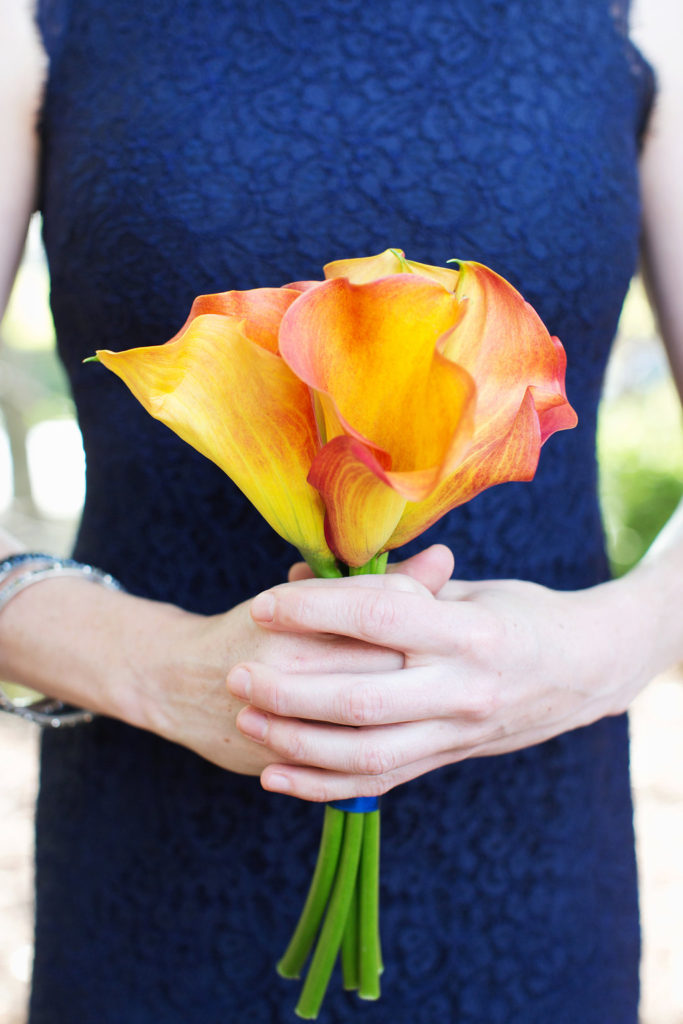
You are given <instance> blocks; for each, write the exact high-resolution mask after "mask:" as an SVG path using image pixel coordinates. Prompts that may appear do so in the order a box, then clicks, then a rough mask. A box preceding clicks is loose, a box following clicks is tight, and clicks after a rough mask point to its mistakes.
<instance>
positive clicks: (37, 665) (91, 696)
mask: <svg viewBox="0 0 683 1024" xmlns="http://www.w3.org/2000/svg"><path fill="white" fill-rule="evenodd" d="M154 604H155V603H154V602H150V601H144V600H143V599H140V598H135V597H131V596H129V595H126V594H124V593H122V592H117V591H114V590H110V589H107V588H105V587H100V586H93V583H92V581H91V580H89V579H87V578H85V577H80V576H74V577H66V576H59V575H55V576H54V577H52V578H50V577H48V578H44V579H41V581H40V583H39V584H36V585H35V586H29V587H27V588H26V589H24V590H20V591H18V592H16V593H15V594H14V596H13V597H12V599H11V600H10V601H9V602H8V603H7V605H6V606H5V607H3V608H2V609H0V678H2V679H3V680H6V681H9V682H14V683H18V684H20V685H22V686H26V687H29V688H30V689H32V690H35V691H37V692H38V693H42V694H45V695H46V696H48V697H51V698H55V699H57V700H60V701H63V702H64V703H66V704H69V705H75V706H78V707H83V708H87V709H88V710H90V711H92V712H94V713H96V714H104V715H110V716H112V717H116V718H121V719H123V720H124V721H127V722H129V723H130V724H139V725H143V724H144V719H145V713H144V705H145V701H144V695H143V694H142V693H141V692H140V690H139V687H138V685H137V678H138V677H137V675H136V673H135V672H134V671H133V670H132V667H131V666H132V665H133V664H134V663H135V661H137V660H139V659H140V658H144V657H145V655H146V652H147V648H148V647H149V644H145V643H141V644H140V651H139V654H138V657H137V658H135V657H133V655H132V653H130V644H129V639H128V637H129V634H130V633H131V631H132V632H133V633H134V634H135V636H137V637H141V636H142V633H143V630H144V624H145V622H147V621H149V620H150V619H152V618H153V616H152V613H151V609H152V608H153V607H154ZM162 607H167V606H162ZM153 628H154V629H156V631H157V633H159V632H160V631H162V630H163V629H164V628H168V627H165V626H164V625H163V624H162V623H161V622H159V621H158V620H157V619H155V620H154V626H153Z"/></svg>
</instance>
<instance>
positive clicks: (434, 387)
mask: <svg viewBox="0 0 683 1024" xmlns="http://www.w3.org/2000/svg"><path fill="white" fill-rule="evenodd" d="M459 316H460V307H459V304H458V302H457V300H456V299H455V297H454V296H453V294H452V293H450V292H448V291H447V290H446V289H445V288H444V287H443V286H442V285H440V284H438V283H436V282H433V281H428V280H426V279H425V278H421V277H418V276H405V275H394V276H392V277H385V278H382V279H380V280H378V281H373V282H371V283H370V284H365V285H354V284H351V283H350V282H349V281H347V280H346V279H345V278H336V279H333V280H330V281H327V282H326V283H324V284H321V285H320V286H319V287H318V288H314V289H312V290H311V291H309V292H306V293H304V294H302V295H301V297H300V298H299V300H298V301H297V302H296V303H295V304H293V305H292V306H291V307H290V308H289V310H288V311H287V313H286V314H285V315H284V317H283V318H282V324H281V327H280V352H281V354H282V357H283V359H285V361H286V362H287V363H288V364H289V365H290V366H291V368H292V369H293V371H294V372H295V373H296V375H297V376H298V377H300V378H301V379H302V380H304V381H306V383H307V384H308V385H309V386H310V387H312V388H314V389H315V390H316V391H317V392H320V393H321V394H322V395H324V396H328V398H329V399H331V400H332V402H333V403H334V407H335V409H336V413H337V414H338V421H339V422H340V423H341V424H343V425H344V429H345V431H348V432H349V433H351V434H353V436H355V437H356V438H357V439H359V440H362V441H365V442H366V443H367V444H368V445H369V446H370V447H373V448H375V449H383V450H385V451H386V452H389V453H390V454H391V460H392V469H393V470H394V471H398V472H402V473H403V472H405V473H413V472H415V471H425V470H428V469H431V470H433V471H434V472H433V474H432V477H433V483H435V482H436V479H437V478H438V477H439V475H440V474H441V473H442V469H443V467H444V466H445V465H448V468H449V469H450V468H451V467H450V461H451V458H452V453H453V452H454V451H457V452H458V457H459V456H460V454H461V452H462V448H463V443H464V441H466V440H467V439H468V437H469V434H470V432H471V419H470V413H471V408H472V404H473V402H474V385H473V383H472V380H471V378H470V377H469V375H468V374H467V373H466V372H465V371H463V370H462V369H461V367H459V366H457V365H455V364H454V363H453V362H451V361H450V360H449V359H447V358H444V356H443V355H442V354H441V352H440V351H438V349H437V342H438V339H439V337H440V336H441V335H442V334H444V332H446V331H448V330H450V328H451V327H452V326H453V325H454V324H455V323H456V322H457V320H458V318H459ZM322 404H323V407H324V408H325V413H326V420H327V418H328V413H327V408H326V405H327V403H326V402H325V401H323V403H322ZM335 432H336V431H335V430H334V428H333V425H332V424H331V423H330V424H328V427H327V436H328V439H329V438H330V437H331V436H333V435H334V433H335Z"/></svg>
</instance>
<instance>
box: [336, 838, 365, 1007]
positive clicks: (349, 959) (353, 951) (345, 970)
mask: <svg viewBox="0 0 683 1024" xmlns="http://www.w3.org/2000/svg"><path fill="white" fill-rule="evenodd" d="M363 835H365V829H363ZM363 841H365V840H363ZM362 857H363V853H362V851H361V860H362ZM341 962H342V975H343V977H344V988H345V989H346V990H347V992H352V991H354V990H355V989H357V988H358V881H356V884H355V885H354V887H353V896H352V897H351V906H350V907H349V913H348V917H347V918H346V924H345V926H344V935H343V936H342V945H341Z"/></svg>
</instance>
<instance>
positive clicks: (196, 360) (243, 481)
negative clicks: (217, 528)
mask: <svg viewBox="0 0 683 1024" xmlns="http://www.w3.org/2000/svg"><path fill="white" fill-rule="evenodd" d="M298 294H299V293H298V292H297V291H295V290H288V289H278V288H272V289H255V290H254V291H252V292H228V293H224V294H223V295H216V296H201V297H200V298H199V299H197V300H196V301H195V304H194V306H193V311H192V313H191V314H190V317H189V318H188V321H187V322H186V324H185V325H184V327H183V328H182V330H181V331H180V332H179V334H178V335H176V336H175V337H174V338H173V339H172V340H171V341H169V342H167V343H166V344H165V345H152V346H149V347H145V348H137V349H130V350H128V351H126V352H110V351H106V350H103V351H99V352H98V353H97V356H98V358H99V361H100V362H101V363H103V364H104V365H105V366H106V367H108V369H110V370H112V371H113V372H114V373H116V374H117V375H118V376H119V377H120V378H121V379H122V380H123V381H124V383H125V384H127V386H128V387H129V388H130V390H131V391H132V392H133V394H134V395H135V397H136V398H137V399H138V401H140V403H141V404H142V405H143V406H144V408H145V409H146V410H147V411H148V412H149V413H150V414H151V415H152V416H153V417H154V418H155V419H158V420H161V421H162V422H163V423H166V424H167V426H169V427H170V428H171V429H172V430H174V431H175V433H176V434H178V435H179V436H180V437H181V438H183V440H185V441H187V442H188V444H190V445H192V447H193V448H196V449H197V451H199V452H201V453H202V454H203V455H205V456H206V457H207V458H209V459H211V460H212V461H213V462H215V463H216V465H218V466H219V467H220V468H221V469H222V470H223V471H224V472H225V473H227V474H228V476H230V477H231V479H232V480H234V482H235V483H236V484H237V486H238V487H239V488H240V489H241V490H242V491H243V492H244V494H245V495H246V496H247V498H248V499H249V500H250V501H251V502H252V504H253V505H254V506H255V507H256V508H257V509H258V510H259V512H260V513H261V515H263V517H264V518H265V519H266V520H267V521H268V522H269V523H270V525H271V526H272V527H273V529H274V530H276V531H277V532H278V533H279V534H280V536H282V537H284V538H285V539H286V540H288V541H290V543H292V544H294V546H295V547H297V548H298V549H299V551H300V552H301V554H302V555H303V557H304V558H305V559H306V560H307V561H308V562H309V564H310V565H311V566H312V568H313V569H314V570H315V571H316V572H317V573H318V574H319V575H338V569H337V567H336V563H335V559H334V556H333V555H332V553H331V552H330V550H329V548H328V546H327V544H326V543H325V538H324V507H323V503H322V499H321V497H320V495H319V494H318V492H317V491H316V490H315V489H314V488H313V487H312V486H311V485H310V484H309V483H308V482H307V480H306V477H307V475H308V472H309V469H310V465H311V462H312V460H313V458H314V457H315V454H316V452H317V450H318V448H319V443H318V434H317V429H316V424H315V417H314V415H313V408H312V404H311V400H310V395H309V391H308V388H307V387H306V385H305V384H304V383H303V382H302V381H301V380H299V379H298V378H297V377H296V376H295V375H294V374H293V373H292V371H291V370H290V369H289V367H288V366H287V365H286V363H285V362H284V361H283V360H282V359H281V358H280V356H279V355H278V354H277V336H278V335H277V331H278V326H279V322H280V320H281V318H282V315H283V313H284V312H285V310H286V309H287V308H288V307H289V306H290V305H291V303H292V302H293V301H294V300H295V299H296V298H297V297H298Z"/></svg>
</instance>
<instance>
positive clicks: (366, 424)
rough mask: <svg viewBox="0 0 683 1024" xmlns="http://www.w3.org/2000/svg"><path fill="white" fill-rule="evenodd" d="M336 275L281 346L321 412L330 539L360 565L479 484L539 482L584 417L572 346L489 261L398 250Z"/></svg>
mask: <svg viewBox="0 0 683 1024" xmlns="http://www.w3.org/2000/svg"><path fill="white" fill-rule="evenodd" d="M387 271H389V276H388V277H386V276H382V275H383V274H385V273H386V272H387ZM325 273H326V275H327V276H328V277H329V278H330V280H328V282H327V283H326V284H324V285H321V286H319V287H317V288H315V289H312V290H310V291H308V292H306V293H305V294H303V295H302V297H301V299H299V301H298V302H297V303H296V304H294V305H292V306H291V307H290V308H289V309H288V311H287V313H286V314H285V316H284V317H283V320H282V324H281V327H280V351H281V353H282V355H283V358H284V359H285V360H286V361H287V362H288V363H289V365H290V366H291V367H292V369H293V370H294V372H295V373H296V375H297V376H298V377H300V378H301V379H302V380H304V381H306V383H307V384H308V385H309V386H310V387H311V389H312V390H313V391H314V393H315V395H316V397H317V400H318V403H319V408H320V410H321V412H322V419H323V424H324V435H325V439H326V440H327V443H326V444H325V445H324V447H323V448H322V449H321V451H320V452H319V454H318V455H316V457H315V459H314V461H313V463H312V466H311V473H310V475H309V480H310V482H311V483H313V484H314V485H315V487H316V488H318V490H319V491H320V493H321V495H322V497H323V501H324V504H325V508H326V511H327V518H326V536H327V540H328V543H329V545H330V547H331V548H332V550H333V551H334V552H335V554H337V556H338V557H339V558H340V559H341V560H342V561H345V562H347V563H348V564H350V565H360V564H363V562H364V561H366V560H367V559H368V558H370V557H371V555H372V554H373V553H374V552H375V551H377V550H386V549H392V548H395V547H398V546H400V545H401V544H404V543H406V542H407V541H409V540H412V539H413V538H414V537H416V536H418V535H419V534H420V533H422V532H423V531H424V530H425V529H427V527H428V526H430V525H431V524H432V523H434V522H435V521H436V520H437V519H439V518H440V517H441V516H442V515H444V514H445V513H446V512H447V511H449V510H450V509H452V508H454V507H456V506H457V505H460V504H462V503H463V502H465V501H468V500H470V499H471V498H473V497H475V495H477V494H479V493H480V492H481V491H482V490H484V489H486V488H488V487H491V486H493V485H494V484H497V483H502V482H505V481H511V480H529V479H531V478H532V477H533V475H534V473H535V470H536V466H537V463H538V458H539V454H540V448H541V445H542V443H543V442H544V441H545V440H546V438H547V437H549V436H550V434H551V433H553V432H554V431H555V430H560V429H565V428H567V427H572V426H574V425H575V424H576V414H575V413H574V411H573V409H572V408H571V406H570V405H569V403H568V402H567V398H566V394H565V390H564V372H565V363H566V361H565V355H564V350H563V348H562V345H561V344H560V342H559V341H558V340H557V339H556V338H551V337H550V335H549V334H548V332H547V330H546V329H545V327H544V326H543V324H542V322H541V320H540V319H539V317H538V316H537V314H536V313H535V312H534V310H533V309H532V308H531V306H529V305H528V303H526V302H525V301H524V299H523V298H522V297H521V295H520V294H519V293H518V292H517V291H515V289H514V288H513V287H512V286H511V285H510V284H508V283H507V282H506V281H504V280H503V278H501V277H499V276H498V275H497V274H495V273H494V272H493V271H491V270H489V269H488V268H486V267H483V266H481V265H479V264H476V263H463V264H461V265H460V269H459V270H457V271H456V270H444V269H443V268H439V267H428V266H425V265H423V264H415V263H411V262H410V261H408V260H406V259H405V257H404V256H403V254H402V253H401V252H400V250H387V251H386V252H385V253H382V254H380V255H379V256H375V257H368V258H365V259H361V260H346V261H338V262H337V263H333V264H328V266H327V267H326V268H325ZM377 275H379V277H378V276H377ZM405 275H410V276H409V277H408V276H405ZM359 338H360V339H362V344H359V343H358V339H359ZM322 339H324V341H323V340H322ZM354 371H355V372H354ZM463 371H465V372H463ZM472 383H474V389H473V387H472ZM475 389H476V402H475V401H474V398H475Z"/></svg>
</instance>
